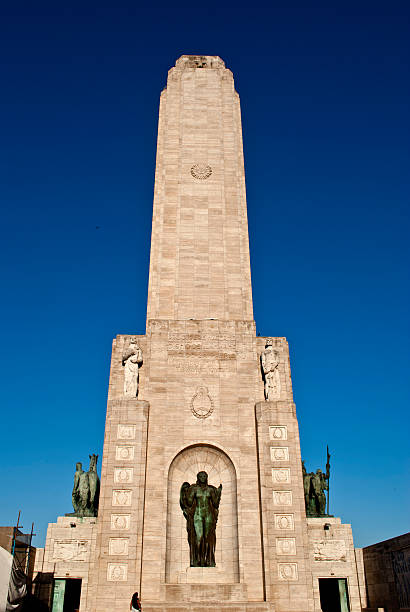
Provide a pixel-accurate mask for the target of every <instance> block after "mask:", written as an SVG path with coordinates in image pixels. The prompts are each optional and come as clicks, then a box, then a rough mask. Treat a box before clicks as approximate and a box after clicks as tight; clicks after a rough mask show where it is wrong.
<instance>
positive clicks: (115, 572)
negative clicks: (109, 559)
mask: <svg viewBox="0 0 410 612" xmlns="http://www.w3.org/2000/svg"><path fill="white" fill-rule="evenodd" d="M127 575H128V566H127V564H126V563H109V564H108V566H107V580H109V581H110V582H126V580H127Z"/></svg>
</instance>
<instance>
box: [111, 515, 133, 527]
mask: <svg viewBox="0 0 410 612" xmlns="http://www.w3.org/2000/svg"><path fill="white" fill-rule="evenodd" d="M130 523H131V515H130V514H111V529H121V530H122V531H126V530H127V529H129V528H130Z"/></svg>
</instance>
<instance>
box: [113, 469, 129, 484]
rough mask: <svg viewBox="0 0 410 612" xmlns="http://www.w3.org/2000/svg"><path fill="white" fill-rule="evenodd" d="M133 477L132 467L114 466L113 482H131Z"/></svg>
mask: <svg viewBox="0 0 410 612" xmlns="http://www.w3.org/2000/svg"><path fill="white" fill-rule="evenodd" d="M133 479H134V470H133V468H128V467H127V468H125V467H120V468H114V482H119V483H121V484H125V483H128V482H132V481H133Z"/></svg>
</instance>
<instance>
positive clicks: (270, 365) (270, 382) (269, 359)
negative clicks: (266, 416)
mask: <svg viewBox="0 0 410 612" xmlns="http://www.w3.org/2000/svg"><path fill="white" fill-rule="evenodd" d="M261 366H262V374H263V379H264V381H265V399H266V400H267V401H272V400H277V399H279V398H280V376H279V369H278V366H279V351H277V350H275V349H274V348H273V342H272V340H267V341H266V344H265V350H264V351H263V353H262V354H261Z"/></svg>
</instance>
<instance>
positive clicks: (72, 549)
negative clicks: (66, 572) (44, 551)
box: [53, 540, 88, 561]
mask: <svg viewBox="0 0 410 612" xmlns="http://www.w3.org/2000/svg"><path fill="white" fill-rule="evenodd" d="M87 553H88V541H87V540H55V542H54V549H53V558H54V559H55V560H56V561H57V560H58V561H60V560H61V561H86V559H87Z"/></svg>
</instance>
